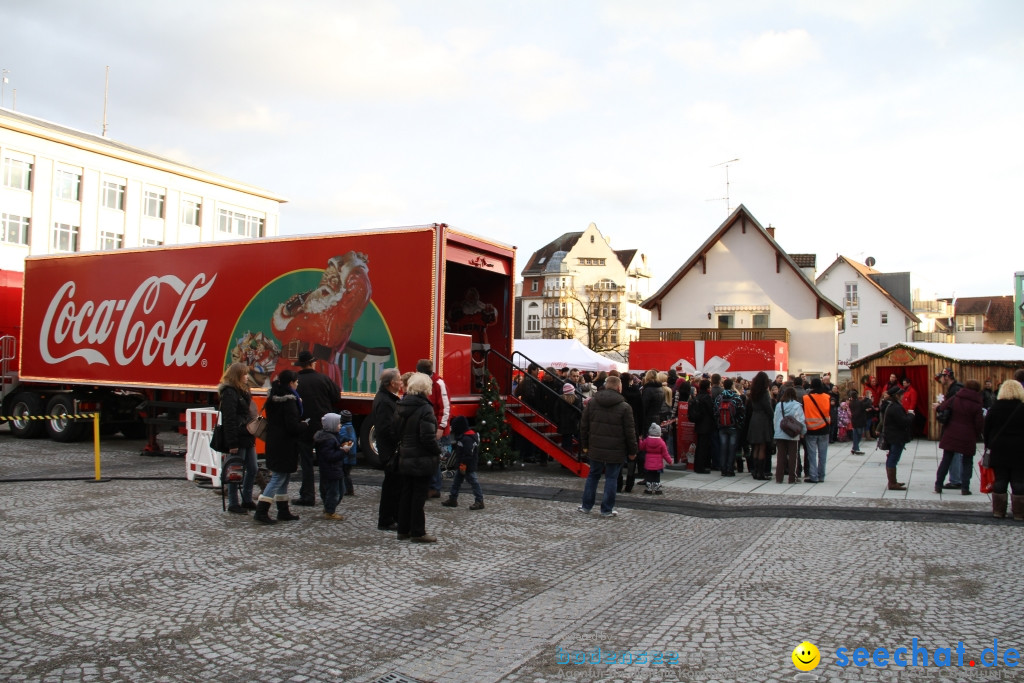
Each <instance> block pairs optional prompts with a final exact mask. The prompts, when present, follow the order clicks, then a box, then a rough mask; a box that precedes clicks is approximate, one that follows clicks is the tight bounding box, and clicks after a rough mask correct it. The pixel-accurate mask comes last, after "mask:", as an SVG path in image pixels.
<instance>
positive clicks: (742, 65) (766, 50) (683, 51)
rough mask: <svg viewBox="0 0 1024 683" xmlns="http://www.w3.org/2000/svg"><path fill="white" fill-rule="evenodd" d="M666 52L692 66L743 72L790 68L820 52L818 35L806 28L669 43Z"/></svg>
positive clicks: (807, 61) (797, 66) (798, 65)
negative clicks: (738, 38) (737, 38)
mask: <svg viewBox="0 0 1024 683" xmlns="http://www.w3.org/2000/svg"><path fill="white" fill-rule="evenodd" d="M665 53H666V54H667V55H669V56H670V57H672V58H674V59H677V60H678V61H680V62H682V63H683V64H684V65H686V66H687V67H689V68H691V69H711V70H715V71H724V72H730V73H740V74H765V73H779V72H785V71H790V70H793V69H797V68H799V67H801V66H804V65H805V64H808V63H810V62H813V61H815V60H817V59H818V58H819V56H820V54H819V50H818V47H817V45H816V43H815V41H814V39H813V38H812V37H811V35H810V34H809V33H808V32H807V31H805V30H804V29H790V30H788V31H766V32H764V33H761V34H759V35H757V36H755V37H753V38H748V39H746V40H742V41H729V42H726V43H714V42H712V41H709V40H687V41H681V42H680V43H678V44H674V45H669V46H667V47H666V48H665Z"/></svg>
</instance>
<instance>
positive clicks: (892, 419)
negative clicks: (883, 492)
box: [880, 384, 914, 491]
mask: <svg viewBox="0 0 1024 683" xmlns="http://www.w3.org/2000/svg"><path fill="white" fill-rule="evenodd" d="M900 391H901V389H900V385H898V384H896V385H894V386H891V387H889V389H888V390H887V393H888V395H889V400H888V401H886V404H885V405H886V407H885V413H884V417H883V418H882V434H883V435H884V436H885V440H886V441H888V442H889V454H888V455H887V456H886V458H885V476H886V477H887V478H888V480H889V490H890V491H903V490H904V489H906V488H907V487H906V486H905V485H904V484H903V483H902V482H898V481H896V466H897V465H899V463H900V456H901V455H903V449H904V448H906V446H907V443H908V442H909V441H910V438H911V432H912V430H913V425H914V416H913V415H911V414H909V413H908V412H907V411H906V409H905V408H904V407H903V404H902V403H901V402H900V398H899V396H900ZM880 405H881V404H880Z"/></svg>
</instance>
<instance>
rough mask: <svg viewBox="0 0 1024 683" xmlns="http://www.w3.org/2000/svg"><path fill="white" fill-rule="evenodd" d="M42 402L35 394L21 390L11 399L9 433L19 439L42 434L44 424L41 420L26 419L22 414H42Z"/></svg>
mask: <svg viewBox="0 0 1024 683" xmlns="http://www.w3.org/2000/svg"><path fill="white" fill-rule="evenodd" d="M42 414H43V402H42V401H40V400H39V397H38V396H36V395H35V394H30V393H27V392H22V393H19V394H17V395H16V396H15V397H14V398H13V400H11V417H13V418H14V419H13V420H11V433H12V434H14V436H16V437H17V438H19V439H34V438H36V437H39V436H42V434H43V430H44V429H45V426H44V425H43V421H42V420H28V419H24V418H23V417H22V416H27V415H42Z"/></svg>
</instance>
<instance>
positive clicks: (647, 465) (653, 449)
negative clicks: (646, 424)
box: [639, 422, 672, 496]
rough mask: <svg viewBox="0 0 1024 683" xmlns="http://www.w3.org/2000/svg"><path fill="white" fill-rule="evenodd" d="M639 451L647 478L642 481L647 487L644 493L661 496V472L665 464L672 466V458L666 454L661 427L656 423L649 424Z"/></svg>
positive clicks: (641, 440)
mask: <svg viewBox="0 0 1024 683" xmlns="http://www.w3.org/2000/svg"><path fill="white" fill-rule="evenodd" d="M639 445H640V450H641V451H643V452H644V469H646V470H647V476H646V477H645V478H644V481H646V482H647V487H646V488H645V489H644V493H653V494H655V495H658V496H660V495H661V493H662V492H661V471H662V470H663V469H665V463H668V464H670V465H671V464H672V456H670V455H669V454H668V446H667V445H666V444H665V440H664V439H662V438H661V427H659V426H658V425H657V423H653V422H652V423H651V427H650V429H648V430H647V438H644V439H640V444H639Z"/></svg>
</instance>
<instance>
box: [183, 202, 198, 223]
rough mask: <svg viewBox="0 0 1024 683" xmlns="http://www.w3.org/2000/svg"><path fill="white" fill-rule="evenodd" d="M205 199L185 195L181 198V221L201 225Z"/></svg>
mask: <svg viewBox="0 0 1024 683" xmlns="http://www.w3.org/2000/svg"><path fill="white" fill-rule="evenodd" d="M202 209H203V201H202V200H201V199H199V197H185V198H184V199H182V200H181V222H182V223H184V224H185V225H199V219H200V217H201V216H202Z"/></svg>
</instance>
